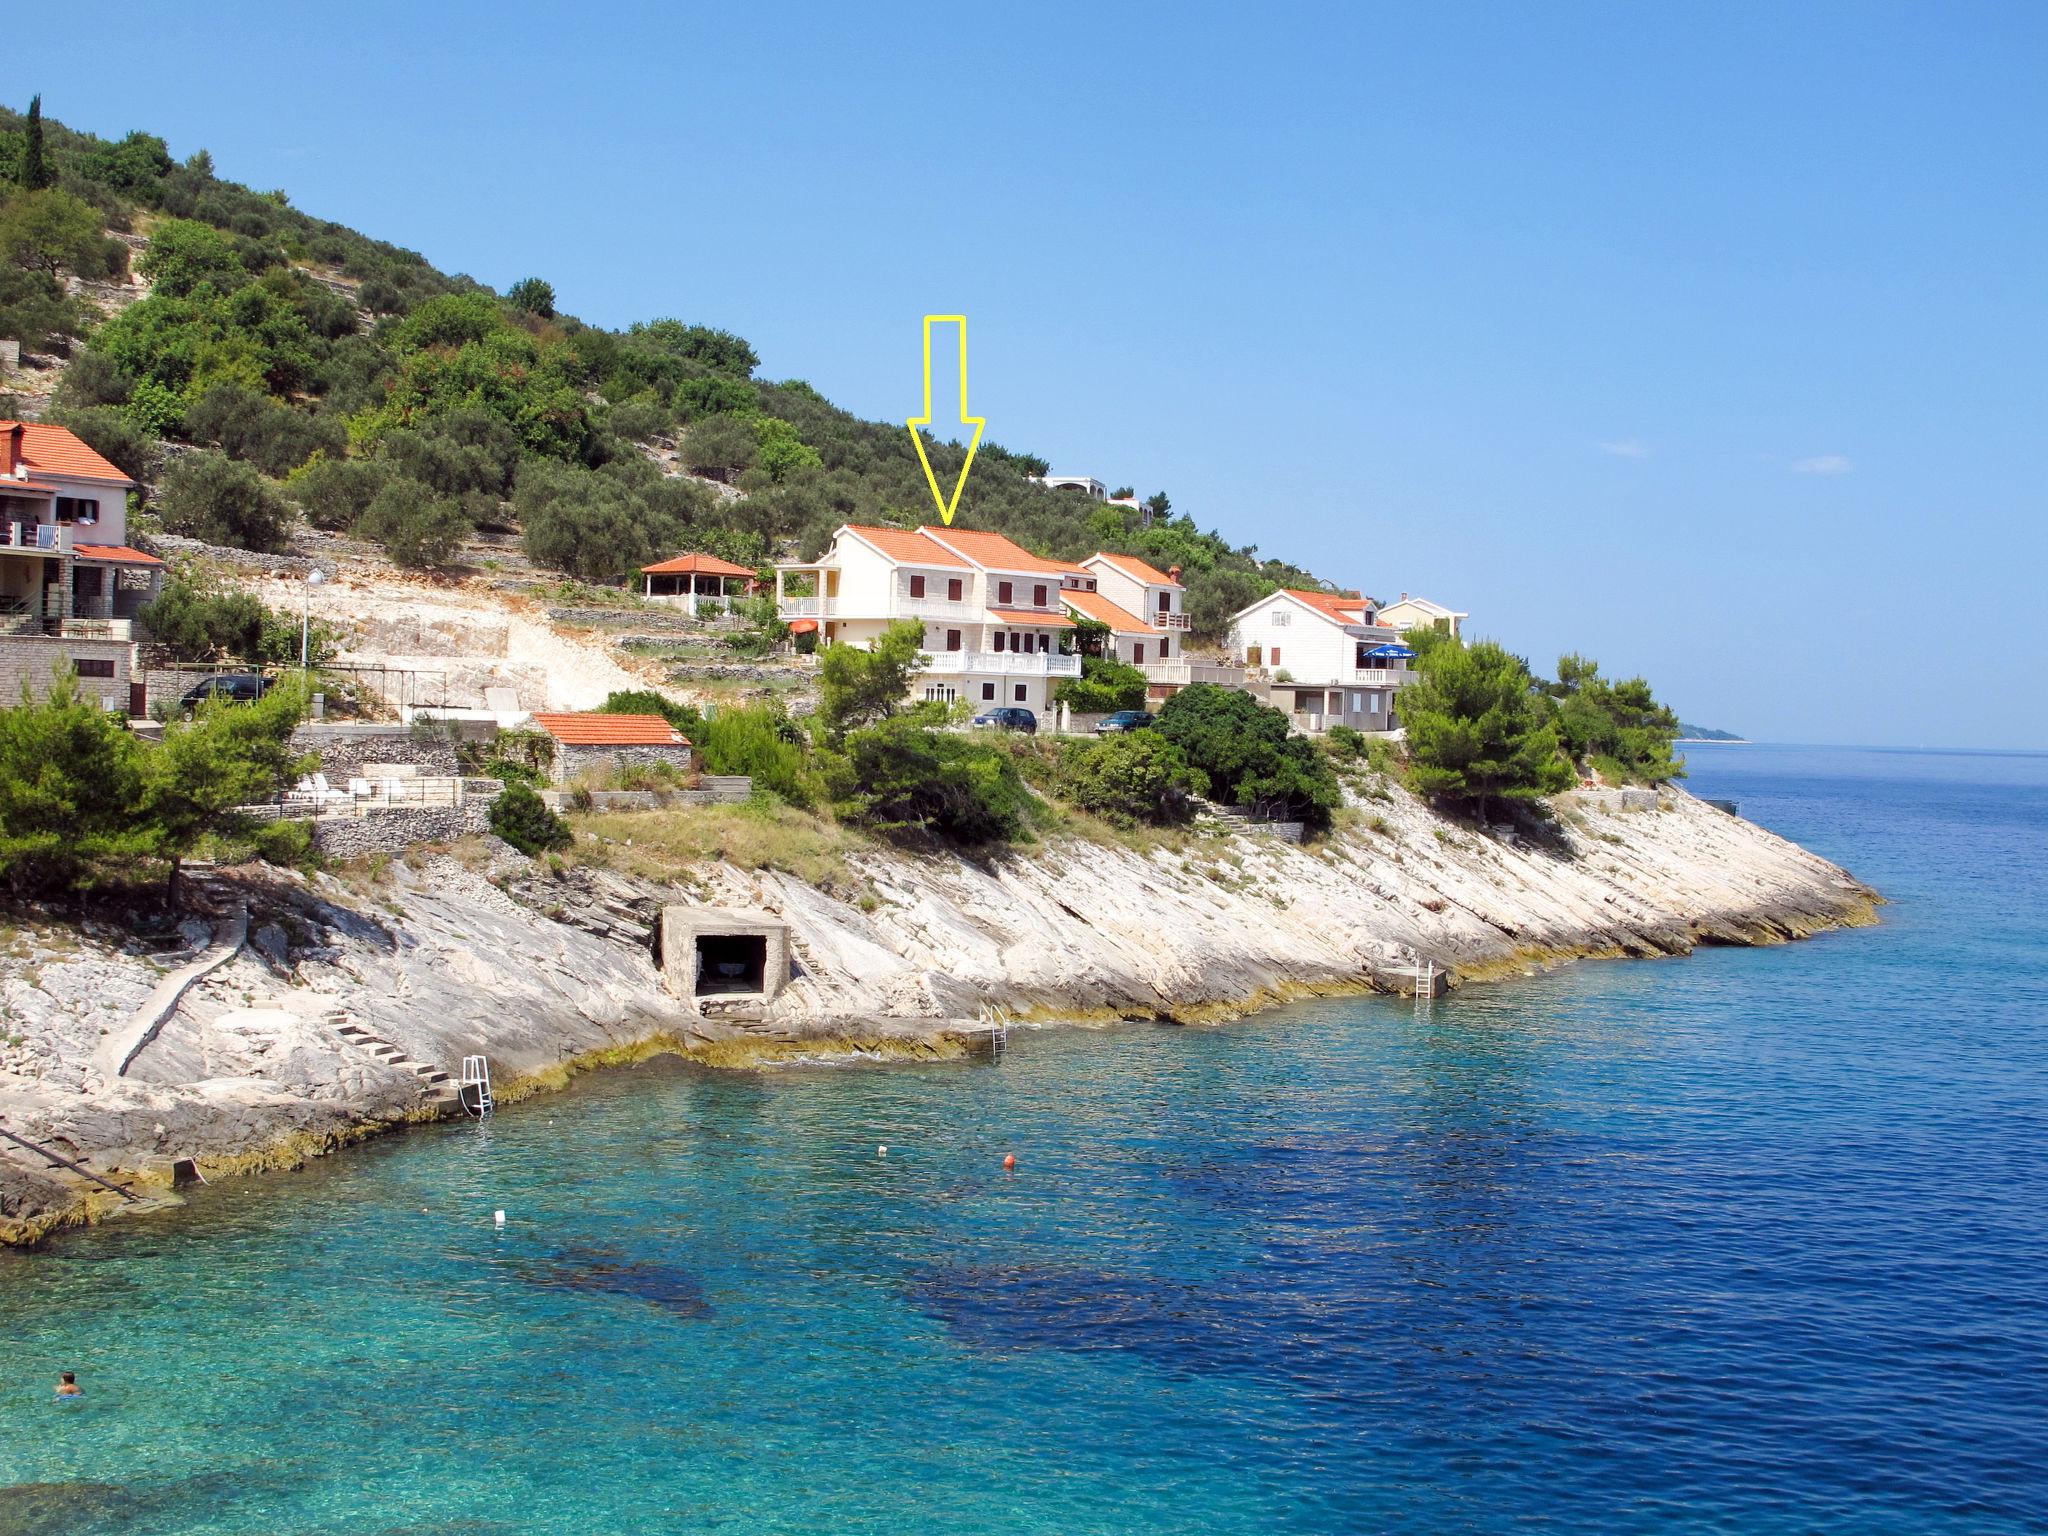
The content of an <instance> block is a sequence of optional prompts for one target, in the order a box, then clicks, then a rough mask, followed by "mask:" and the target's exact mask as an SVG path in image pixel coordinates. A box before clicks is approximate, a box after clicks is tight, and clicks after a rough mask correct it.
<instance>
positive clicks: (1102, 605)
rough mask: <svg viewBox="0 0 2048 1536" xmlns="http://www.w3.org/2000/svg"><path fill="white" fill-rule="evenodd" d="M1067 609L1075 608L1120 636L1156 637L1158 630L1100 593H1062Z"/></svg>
mask: <svg viewBox="0 0 2048 1536" xmlns="http://www.w3.org/2000/svg"><path fill="white" fill-rule="evenodd" d="M1060 597H1061V598H1062V600H1064V601H1065V603H1066V605H1067V606H1068V607H1069V608H1077V609H1079V610H1080V611H1081V612H1082V613H1084V614H1086V615H1087V616H1088V617H1089V618H1091V619H1093V620H1094V621H1095V622H1096V623H1098V624H1107V625H1108V626H1109V627H1110V628H1111V629H1113V630H1114V631H1116V633H1118V634H1120V635H1156V634H1158V633H1159V630H1158V629H1157V628H1155V627H1154V626H1153V625H1150V624H1147V623H1146V622H1145V621H1144V620H1143V619H1141V618H1139V617H1138V616H1137V615H1136V614H1135V613H1133V612H1131V610H1130V609H1128V608H1124V607H1121V606H1119V605H1118V604H1116V603H1112V602H1111V601H1110V600H1109V599H1108V598H1106V597H1104V596H1103V595H1102V594H1101V593H1100V592H1062V593H1061V594H1060Z"/></svg>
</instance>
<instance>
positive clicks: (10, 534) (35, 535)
mask: <svg viewBox="0 0 2048 1536" xmlns="http://www.w3.org/2000/svg"><path fill="white" fill-rule="evenodd" d="M0 549H33V550H38V551H40V552H41V553H43V554H52V555H55V554H67V553H69V552H70V549H71V528H70V525H69V524H66V523H17V522H15V521H13V520H12V519H11V518H10V519H7V520H5V521H0Z"/></svg>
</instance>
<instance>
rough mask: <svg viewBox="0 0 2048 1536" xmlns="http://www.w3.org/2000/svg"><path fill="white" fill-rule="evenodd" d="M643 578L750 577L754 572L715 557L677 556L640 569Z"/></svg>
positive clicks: (748, 568)
mask: <svg viewBox="0 0 2048 1536" xmlns="http://www.w3.org/2000/svg"><path fill="white" fill-rule="evenodd" d="M640 574H641V575H643V576H752V575H753V574H754V571H753V570H752V569H751V568H750V567H748V566H744V565H734V564H733V563H732V562H731V561H730V560H721V559H719V558H718V556H716V555H677V556H676V557H675V558H674V559H673V560H663V561H661V562H660V563H659V564H656V565H643V566H641V567H640Z"/></svg>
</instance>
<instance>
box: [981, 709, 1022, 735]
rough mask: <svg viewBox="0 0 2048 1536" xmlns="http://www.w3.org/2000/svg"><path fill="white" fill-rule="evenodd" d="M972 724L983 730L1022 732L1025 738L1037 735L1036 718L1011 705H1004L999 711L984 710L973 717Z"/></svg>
mask: <svg viewBox="0 0 2048 1536" xmlns="http://www.w3.org/2000/svg"><path fill="white" fill-rule="evenodd" d="M972 723H973V724H974V725H976V726H978V727H980V728H982V729H985V730H994V731H1022V732H1023V733H1024V734H1025V735H1026V736H1036V735H1037V734H1038V716H1036V715H1034V714H1033V713H1031V711H1030V710H1028V709H1020V708H1018V707H1017V706H1016V705H1013V704H1012V705H1005V706H1004V707H1003V708H1001V709H990V710H984V711H983V712H982V713H981V714H978V715H976V716H975V717H974V720H973V722H972Z"/></svg>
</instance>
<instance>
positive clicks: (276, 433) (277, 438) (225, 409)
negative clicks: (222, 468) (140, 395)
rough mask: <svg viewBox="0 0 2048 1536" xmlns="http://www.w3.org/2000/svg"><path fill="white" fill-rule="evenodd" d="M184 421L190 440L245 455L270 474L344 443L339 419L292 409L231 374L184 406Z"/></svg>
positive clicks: (341, 447) (332, 451) (345, 438)
mask: <svg viewBox="0 0 2048 1536" xmlns="http://www.w3.org/2000/svg"><path fill="white" fill-rule="evenodd" d="M184 425H185V433H186V435H187V436H188V437H190V438H191V439H192V441H194V442H196V443H215V444H218V445H219V447H220V448H221V450H222V451H223V452H225V453H226V454H227V455H228V457H230V458H235V459H246V460H248V461H249V462H250V463H251V464H254V465H255V466H256V467H257V468H258V469H260V470H262V471H263V473H264V474H266V475H270V476H272V477H281V476H284V475H287V474H289V473H291V471H293V470H294V469H297V468H298V467H299V466H300V465H301V464H304V463H305V462H306V461H307V460H308V459H310V458H311V457H312V456H313V455H314V454H315V453H324V454H327V455H330V456H335V457H338V456H339V455H340V454H341V453H342V452H343V451H344V450H345V449H346V448H347V446H348V434H347V433H346V432H344V431H343V430H342V428H341V424H340V423H339V422H337V421H333V420H330V419H328V418H326V417H322V416H314V415H311V414H310V413H308V412H306V411H299V410H293V409H292V408H291V407H290V406H288V405H285V404H283V403H282V402H280V401H277V400H273V399H271V398H270V397H269V396H268V395H265V394H262V393H260V392H258V391H256V390H253V389H250V388H248V387H247V386H246V385H242V384H237V383H235V382H233V381H231V380H224V381H222V382H221V383H218V384H215V385H214V386H213V387H212V388H210V389H208V390H207V391H206V393H205V394H203V395H201V396H200V397H199V398H198V399H197V400H195V401H193V402H192V403H191V405H189V406H187V407H186V410H185V422H184Z"/></svg>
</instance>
